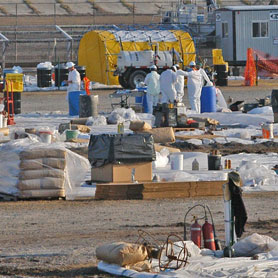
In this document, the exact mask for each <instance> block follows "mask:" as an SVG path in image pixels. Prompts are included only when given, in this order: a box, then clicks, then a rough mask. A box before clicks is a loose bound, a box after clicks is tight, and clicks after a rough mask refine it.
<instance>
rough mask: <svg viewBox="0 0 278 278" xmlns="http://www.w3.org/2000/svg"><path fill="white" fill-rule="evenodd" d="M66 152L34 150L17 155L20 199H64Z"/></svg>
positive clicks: (50, 149)
mask: <svg viewBox="0 0 278 278" xmlns="http://www.w3.org/2000/svg"><path fill="white" fill-rule="evenodd" d="M65 156H66V151H65V150H62V149H55V148H54V149H52V148H35V149H30V150H24V151H21V152H20V153H19V158H20V164H19V168H20V172H19V177H18V183H17V188H18V189H19V197H20V198H43V197H65V167H66V157H65Z"/></svg>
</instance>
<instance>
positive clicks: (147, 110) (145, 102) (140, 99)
mask: <svg viewBox="0 0 278 278" xmlns="http://www.w3.org/2000/svg"><path fill="white" fill-rule="evenodd" d="M142 98H143V102H142ZM135 103H136V104H140V105H142V106H143V112H144V113H149V108H148V102H147V94H144V96H141V97H135Z"/></svg>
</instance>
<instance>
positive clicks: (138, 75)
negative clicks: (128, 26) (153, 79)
mask: <svg viewBox="0 0 278 278" xmlns="http://www.w3.org/2000/svg"><path fill="white" fill-rule="evenodd" d="M146 75H147V73H146V72H145V71H143V70H136V71H134V72H133V73H132V74H131V75H130V77H129V86H130V88H131V89H135V88H136V85H137V84H139V83H140V82H144V80H145V77H146Z"/></svg>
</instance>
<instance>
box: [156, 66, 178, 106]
mask: <svg viewBox="0 0 278 278" xmlns="http://www.w3.org/2000/svg"><path fill="white" fill-rule="evenodd" d="M176 82H177V74H176V73H175V72H174V71H173V70H171V69H167V70H166V71H164V72H162V73H161V75H160V91H161V93H162V99H161V102H162V103H168V102H171V103H174V100H176V98H177V91H176V88H175V85H176Z"/></svg>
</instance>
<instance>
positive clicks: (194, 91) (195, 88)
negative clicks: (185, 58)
mask: <svg viewBox="0 0 278 278" xmlns="http://www.w3.org/2000/svg"><path fill="white" fill-rule="evenodd" d="M180 74H182V75H184V76H187V92H188V98H189V103H190V106H191V110H194V111H196V112H197V113H201V92H202V87H203V78H204V79H205V80H206V81H207V86H212V85H213V84H212V82H211V81H210V80H209V78H208V76H207V74H206V72H205V71H204V70H196V69H194V70H192V71H190V72H185V71H183V73H180Z"/></svg>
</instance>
